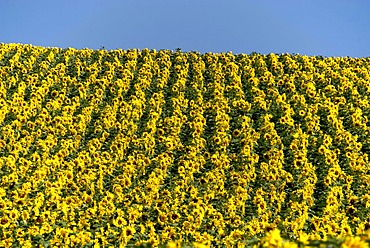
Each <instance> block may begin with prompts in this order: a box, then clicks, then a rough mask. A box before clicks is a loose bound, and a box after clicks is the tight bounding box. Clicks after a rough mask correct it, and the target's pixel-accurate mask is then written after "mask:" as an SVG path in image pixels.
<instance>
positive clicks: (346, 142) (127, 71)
mask: <svg viewBox="0 0 370 248" xmlns="http://www.w3.org/2000/svg"><path fill="white" fill-rule="evenodd" d="M368 93H370V59H365V58H362V59H360V58H356V59H355V58H322V57H318V56H316V57H307V56H299V55H290V54H282V55H275V54H269V55H260V54H251V55H245V54H239V55H233V54H232V53H220V54H214V53H206V54H199V53H197V52H187V53H185V52H181V51H180V50H178V51H175V52H174V51H168V50H160V51H156V50H148V49H144V50H137V49H136V50H113V51H106V50H89V49H83V50H76V49H72V48H68V49H60V48H44V47H35V46H31V45H18V44H0V179H1V181H0V246H1V247H11V246H14V247H33V246H35V245H36V246H39V245H41V246H44V247H47V246H52V247H77V246H78V247H125V246H127V245H140V244H145V243H148V244H151V245H153V246H158V245H160V244H168V247H179V245H180V244H181V243H183V244H185V243H186V244H194V246H195V247H209V246H214V247H217V246H220V245H222V246H226V247H244V246H252V245H255V246H257V245H261V246H263V247H294V246H295V247H298V245H299V244H302V245H304V244H308V243H310V242H314V241H315V240H316V241H320V240H321V241H323V242H326V241H328V240H330V239H331V238H333V237H335V238H338V239H340V240H341V242H342V243H343V247H367V245H368V244H367V243H366V240H367V238H368V235H370V231H369V230H370V191H369V188H370V167H369V161H368V154H369V152H370V139H369V138H368V137H369V136H368V135H369V126H370V125H369V124H368V118H369V116H370V105H369V99H368V96H367V95H368Z"/></svg>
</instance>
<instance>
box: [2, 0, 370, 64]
mask: <svg viewBox="0 0 370 248" xmlns="http://www.w3.org/2000/svg"><path fill="white" fill-rule="evenodd" d="M369 13H370V1H369V0H305V1H303V0H302V1H300V0H290V1H288V0H269V1H267V0H181V1H180V0H104V1H103V0H59V1H56V0H43V1H41V0H0V43H22V44H32V45H38V46H46V47H61V48H67V47H74V48H78V49H80V48H91V49H99V48H101V47H104V48H105V49H108V50H110V49H131V48H139V49H143V48H149V49H157V50H160V49H170V50H175V49H177V48H181V50H182V51H199V52H200V53H205V52H215V53H216V52H217V53H219V52H228V51H232V52H233V53H234V54H238V53H246V54H250V53H252V52H257V53H262V54H268V53H294V54H301V55H322V56H350V57H370V14H369Z"/></svg>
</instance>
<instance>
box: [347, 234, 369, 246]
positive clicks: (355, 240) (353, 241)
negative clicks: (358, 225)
mask: <svg viewBox="0 0 370 248" xmlns="http://www.w3.org/2000/svg"><path fill="white" fill-rule="evenodd" d="M342 247H343V248H368V247H369V245H368V243H367V242H365V241H364V240H361V238H360V237H358V236H357V237H352V236H348V237H346V239H345V241H344V243H343V244H342Z"/></svg>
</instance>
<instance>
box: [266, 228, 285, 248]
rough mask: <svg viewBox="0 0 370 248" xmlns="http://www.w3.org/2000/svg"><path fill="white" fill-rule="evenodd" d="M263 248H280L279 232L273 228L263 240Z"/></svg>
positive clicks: (281, 242) (281, 240)
mask: <svg viewBox="0 0 370 248" xmlns="http://www.w3.org/2000/svg"><path fill="white" fill-rule="evenodd" d="M265 240H266V241H265V243H264V247H270V245H273V246H274V247H281V246H282V244H283V239H282V238H281V237H280V230H279V229H277V228H275V229H274V230H272V231H271V232H270V233H269V234H268V235H267V236H266V238H265Z"/></svg>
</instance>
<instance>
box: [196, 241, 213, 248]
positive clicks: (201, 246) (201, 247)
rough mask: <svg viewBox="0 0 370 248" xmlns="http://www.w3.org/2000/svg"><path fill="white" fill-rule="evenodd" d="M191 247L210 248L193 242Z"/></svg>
mask: <svg viewBox="0 0 370 248" xmlns="http://www.w3.org/2000/svg"><path fill="white" fill-rule="evenodd" d="M193 247H194V248H207V247H210V246H207V245H205V244H201V243H197V242H193Z"/></svg>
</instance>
